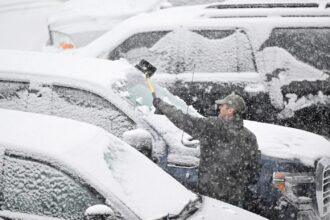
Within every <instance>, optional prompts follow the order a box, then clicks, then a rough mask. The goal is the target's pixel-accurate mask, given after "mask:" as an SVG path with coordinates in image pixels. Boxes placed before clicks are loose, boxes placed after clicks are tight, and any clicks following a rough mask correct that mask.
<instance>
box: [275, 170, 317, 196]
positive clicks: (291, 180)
mask: <svg viewBox="0 0 330 220" xmlns="http://www.w3.org/2000/svg"><path fill="white" fill-rule="evenodd" d="M273 184H274V185H275V187H277V188H278V189H279V190H280V191H281V192H282V193H285V194H291V196H294V197H297V198H299V197H309V198H310V197H312V196H313V194H314V193H315V186H314V176H313V174H312V173H286V172H274V173H273Z"/></svg>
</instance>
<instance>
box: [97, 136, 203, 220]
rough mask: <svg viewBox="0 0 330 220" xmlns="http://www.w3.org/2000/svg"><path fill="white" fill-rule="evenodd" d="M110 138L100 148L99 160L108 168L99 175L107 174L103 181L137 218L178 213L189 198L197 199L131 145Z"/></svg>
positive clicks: (187, 202)
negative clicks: (105, 144) (101, 157)
mask: <svg viewBox="0 0 330 220" xmlns="http://www.w3.org/2000/svg"><path fill="white" fill-rule="evenodd" d="M110 142H111V143H110V145H108V147H107V148H106V149H104V150H103V155H104V157H103V158H104V160H103V161H105V163H106V166H107V170H108V171H109V172H105V173H103V175H107V176H109V177H110V178H111V179H109V181H107V183H108V184H109V185H108V184H107V185H108V187H109V188H111V191H112V192H113V193H115V194H116V196H117V197H118V198H119V199H120V200H121V201H123V202H124V203H125V205H126V206H128V207H129V208H130V209H131V210H132V211H133V212H134V213H136V214H137V215H138V216H139V217H141V219H159V218H162V217H164V216H167V215H170V216H172V215H178V214H180V213H181V211H182V210H183V209H186V206H187V205H188V204H189V203H190V201H194V200H196V199H197V196H196V195H195V194H194V193H192V192H191V191H189V190H187V189H186V188H185V187H184V186H182V185H181V184H180V183H179V182H177V181H176V180H175V179H173V178H172V177H171V176H169V174H167V173H166V172H165V171H163V170H162V169H161V168H159V167H158V166H157V165H155V164H154V163H153V162H152V161H150V160H149V159H148V158H146V157H145V156H144V155H142V154H140V153H139V152H138V151H137V150H135V149H134V148H132V147H129V146H128V145H127V144H126V143H124V142H122V141H120V140H118V139H116V138H111V140H110ZM101 163H103V162H101ZM102 178H104V176H103V177H102ZM164 187H165V188H166V190H164ZM150 207H152V208H150Z"/></svg>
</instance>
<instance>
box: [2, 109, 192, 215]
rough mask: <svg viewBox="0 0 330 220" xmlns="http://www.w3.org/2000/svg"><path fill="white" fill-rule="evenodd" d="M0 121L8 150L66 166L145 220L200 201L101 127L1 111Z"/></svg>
mask: <svg viewBox="0 0 330 220" xmlns="http://www.w3.org/2000/svg"><path fill="white" fill-rule="evenodd" d="M0 121H1V124H2V126H0V140H1V144H2V145H3V146H6V147H7V148H9V149H13V150H18V151H25V152H27V153H32V154H34V155H39V156H40V158H43V159H44V160H45V158H50V161H51V160H55V161H58V162H59V163H60V164H64V166H66V167H69V169H73V170H75V172H76V173H77V174H80V175H82V177H83V178H84V179H85V180H87V181H88V182H89V183H90V184H91V185H92V186H93V187H95V188H96V189H97V190H98V191H101V192H104V193H106V195H107V196H111V195H115V196H116V197H117V198H120V199H121V200H122V201H123V202H124V203H125V204H126V205H128V207H129V208H130V209H131V210H133V211H134V212H135V213H136V214H138V215H139V216H140V217H141V218H142V219H156V218H159V217H161V216H164V215H166V214H167V213H178V212H179V211H180V210H181V209H182V208H183V207H184V205H185V204H186V203H187V202H189V201H190V200H194V199H196V195H194V194H193V193H192V192H190V191H188V190H186V189H185V188H184V187H183V186H182V185H181V184H179V183H178V182H177V181H176V180H174V179H173V178H172V177H171V176H169V175H168V174H166V173H165V172H164V171H163V170H161V169H160V168H159V167H158V166H156V165H155V164H154V163H153V162H151V161H150V160H149V159H147V158H146V157H144V156H143V155H142V154H140V153H139V152H137V151H136V150H135V149H134V148H132V147H130V146H129V145H127V144H126V143H124V142H122V141H120V140H119V139H118V138H116V137H114V136H112V135H111V134H109V133H107V132H105V131H104V130H103V129H101V128H98V127H96V126H93V125H89V124H86V123H82V122H78V121H73V120H67V119H63V118H58V117H51V116H45V115H39V114H34V113H24V112H18V111H10V110H1V114H0ZM165 186H166V190H164V187H165ZM109 199H110V198H109ZM110 200H111V199H110ZM142 201H143V202H142Z"/></svg>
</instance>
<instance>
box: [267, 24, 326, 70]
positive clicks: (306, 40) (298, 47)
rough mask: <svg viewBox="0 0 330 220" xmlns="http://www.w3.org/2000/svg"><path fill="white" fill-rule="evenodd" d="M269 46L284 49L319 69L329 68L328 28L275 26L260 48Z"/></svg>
mask: <svg viewBox="0 0 330 220" xmlns="http://www.w3.org/2000/svg"><path fill="white" fill-rule="evenodd" d="M269 47H277V48H282V49H285V50H286V51H287V52H289V53H290V54H291V55H292V56H293V57H294V58H296V59H297V60H299V61H302V62H304V63H307V64H309V65H311V66H313V67H314V68H317V69H319V70H327V71H329V70H330V62H329V57H330V28H313V27H309V28H276V29H274V30H273V31H272V32H271V34H270V36H269V38H268V39H267V40H266V41H265V42H264V43H263V45H262V46H261V48H260V50H265V49H266V48H269Z"/></svg>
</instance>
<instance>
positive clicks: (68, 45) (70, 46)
mask: <svg viewBox="0 0 330 220" xmlns="http://www.w3.org/2000/svg"><path fill="white" fill-rule="evenodd" d="M60 48H62V49H64V50H66V49H73V48H74V45H73V44H71V43H67V42H61V43H60Z"/></svg>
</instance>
